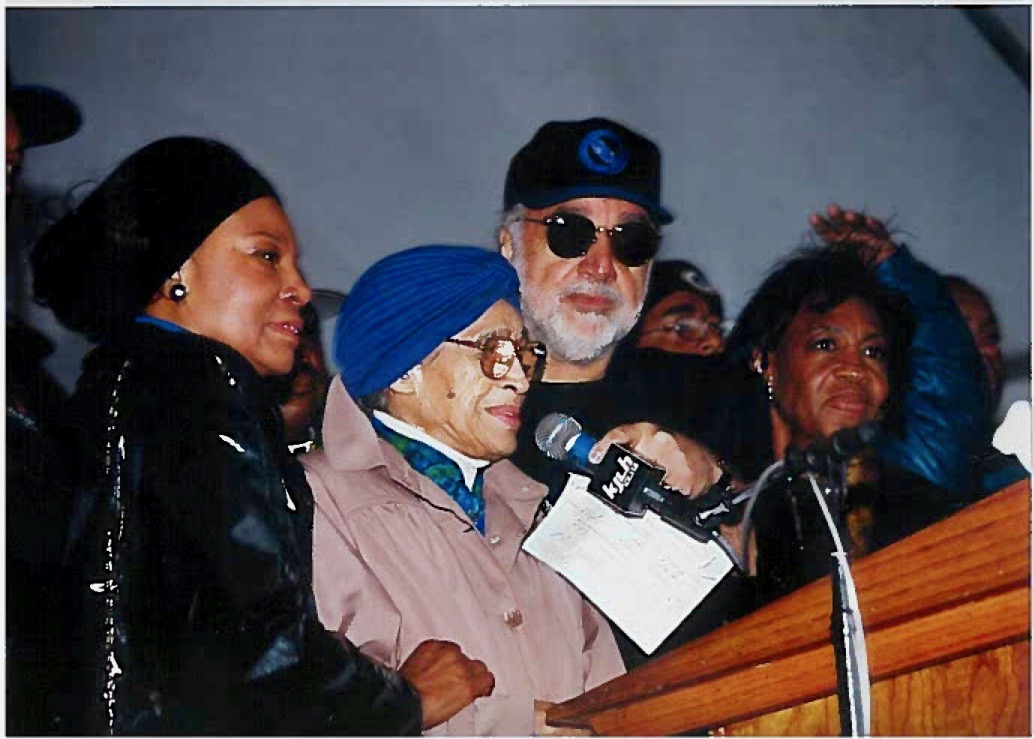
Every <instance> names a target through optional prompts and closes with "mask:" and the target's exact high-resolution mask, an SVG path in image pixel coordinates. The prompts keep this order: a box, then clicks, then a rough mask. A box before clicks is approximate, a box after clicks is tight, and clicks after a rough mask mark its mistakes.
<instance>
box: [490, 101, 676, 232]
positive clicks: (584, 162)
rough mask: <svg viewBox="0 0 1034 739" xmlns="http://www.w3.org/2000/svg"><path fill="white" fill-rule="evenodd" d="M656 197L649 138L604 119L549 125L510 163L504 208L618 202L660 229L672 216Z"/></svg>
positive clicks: (656, 152)
mask: <svg viewBox="0 0 1034 739" xmlns="http://www.w3.org/2000/svg"><path fill="white" fill-rule="evenodd" d="M660 195H661V152H660V149H658V148H657V145H656V144H654V143H653V142H652V141H650V140H649V139H648V138H646V137H645V136H641V135H640V134H638V133H636V132H635V131H633V130H631V129H630V128H627V127H626V126H623V125H621V124H620V123H616V122H615V121H612V120H609V119H607V118H588V119H586V120H584V121H550V122H549V123H547V124H545V125H544V126H542V127H541V128H540V129H539V130H538V131H536V132H535V135H534V136H533V137H532V139H531V141H529V142H528V143H527V144H525V145H524V146H523V147H522V148H521V150H520V151H518V152H517V153H516V154H515V155H514V157H513V159H511V160H510V167H509V169H508V170H507V172H506V186H505V188H504V190H503V209H504V210H509V209H510V208H512V207H513V206H514V205H517V204H518V203H520V204H521V205H525V206H527V207H529V208H546V207H548V206H550V205H556V204H557V203H562V202H563V201H565V200H573V199H574V198H617V199H619V200H627V201H629V202H630V203H635V204H636V205H639V206H642V207H643V208H645V209H646V210H647V212H649V214H650V217H651V218H653V219H654V221H656V222H657V223H658V224H661V225H664V224H666V223H671V222H672V220H674V216H672V214H671V213H670V212H669V211H668V210H667V209H666V208H664V207H663V206H662V205H661V203H660Z"/></svg>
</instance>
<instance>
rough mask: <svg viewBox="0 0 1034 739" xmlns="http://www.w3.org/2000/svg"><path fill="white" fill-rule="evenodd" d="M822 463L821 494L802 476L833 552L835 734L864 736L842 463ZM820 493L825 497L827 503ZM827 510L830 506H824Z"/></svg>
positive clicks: (863, 684) (865, 670) (858, 624)
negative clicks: (823, 486) (837, 726)
mask: <svg viewBox="0 0 1034 739" xmlns="http://www.w3.org/2000/svg"><path fill="white" fill-rule="evenodd" d="M823 461H824V462H825V464H824V465H822V466H823V467H825V474H824V475H822V476H821V477H822V479H823V480H824V481H825V482H826V484H827V486H828V487H827V489H826V494H825V495H823V492H822V491H820V490H819V487H818V484H817V483H816V481H815V477H814V476H813V475H808V477H809V481H810V483H811V485H812V488H813V491H814V492H815V495H816V498H817V500H818V502H819V506H820V508H822V509H823V515H824V516H825V517H826V523H827V525H829V527H830V535H831V538H832V540H833V544H834V551H833V552H832V555H831V562H830V570H831V572H830V581H831V584H832V587H833V608H832V611H831V613H830V635H831V637H832V643H833V656H834V662H835V664H836V671H837V703H838V708H839V713H840V734H841V736H852V737H857V736H868V734H869V731H870V718H871V716H870V711H869V709H870V695H869V687H870V685H869V667H868V658H867V655H866V649H865V636H864V633H863V631H862V621H861V613H860V611H859V610H858V602H857V594H856V592H855V589H854V582H853V579H852V578H851V573H850V567H849V565H848V561H847V552H846V551H845V550H844V547H843V542H844V541H846V540H847V527H846V519H847V516H846V513H847V463H846V462H843V461H839V460H836V459H833V458H832V457H831V458H829V459H827V460H823ZM823 498H825V499H826V500H828V501H829V503H830V505H829V507H828V508H827V507H826V506H825V502H824V501H823ZM829 509H832V510H829Z"/></svg>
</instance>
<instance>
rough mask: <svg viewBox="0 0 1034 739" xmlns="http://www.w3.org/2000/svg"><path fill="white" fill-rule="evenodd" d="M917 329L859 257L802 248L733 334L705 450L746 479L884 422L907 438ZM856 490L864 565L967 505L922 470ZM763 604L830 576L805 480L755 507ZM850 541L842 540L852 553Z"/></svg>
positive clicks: (885, 473) (870, 475)
mask: <svg viewBox="0 0 1034 739" xmlns="http://www.w3.org/2000/svg"><path fill="white" fill-rule="evenodd" d="M912 331H913V319H912V312H911V310H910V308H909V305H908V302H907V300H906V298H905V297H904V296H903V295H902V294H900V293H898V292H897V291H895V290H892V289H890V288H887V287H885V286H883V285H882V284H881V283H880V282H879V281H878V279H877V278H876V276H874V275H873V273H872V271H871V270H870V269H868V267H867V265H866V263H865V262H864V261H863V260H862V259H861V258H859V256H858V255H857V254H855V253H853V252H848V251H840V250H831V249H805V250H801V251H799V252H797V253H795V254H793V255H792V256H791V257H789V258H787V259H786V260H784V261H783V262H781V263H780V264H779V265H777V266H776V267H775V268H774V269H773V270H772V272H771V273H770V274H769V276H768V277H767V278H766V279H765V281H764V282H763V283H762V284H761V286H760V287H759V288H758V289H757V290H756V292H755V293H754V295H753V297H752V298H751V299H750V301H749V302H748V303H747V305H746V306H745V307H744V309H743V311H742V312H741V313H740V316H739V319H738V321H737V324H736V327H735V328H734V329H733V331H732V333H731V334H730V336H729V341H728V349H727V352H728V360H729V362H730V366H731V367H732V372H731V373H730V376H729V377H727V378H726V380H725V382H724V385H723V387H722V391H721V392H719V393H716V394H715V409H714V411H713V413H712V414H711V415H710V418H709V420H710V422H711V423H710V426H709V430H708V431H707V432H705V434H704V437H705V441H706V442H708V443H710V444H711V445H712V448H714V449H715V450H716V451H717V453H718V454H720V455H723V458H724V459H725V460H726V462H727V463H728V464H729V465H730V466H731V467H732V468H733V469H734V470H736V472H737V473H738V476H739V477H740V478H741V479H744V480H754V479H757V478H758V477H759V476H760V475H761V473H762V472H763V471H764V469H765V468H766V467H767V466H768V465H769V464H771V463H772V462H774V461H775V460H777V459H783V458H784V457H785V456H786V453H787V451H788V449H790V447H795V448H797V449H805V448H807V447H808V446H810V445H812V444H814V443H815V442H817V441H820V440H823V439H826V438H828V437H829V436H830V435H832V434H834V433H835V432H837V431H839V430H841V429H845V428H852V427H857V426H859V425H860V424H862V423H865V422H867V421H876V420H879V421H881V422H882V427H883V429H884V431H885V432H886V433H885V435H884V439H883V440H881V441H889V440H892V439H893V438H894V435H895V433H896V432H899V430H900V428H901V422H902V417H901V403H900V400H901V397H902V395H903V393H904V390H905V376H906V372H907V368H908V355H909V346H910V343H911V340H912ZM865 461H866V462H867V466H865V467H863V468H856V469H857V475H856V476H855V478H854V479H855V480H856V482H857V484H856V485H853V486H851V487H850V488H849V492H848V500H847V504H848V509H849V510H848V514H847V516H848V528H849V530H850V533H851V536H852V540H853V541H852V542H851V546H852V548H853V551H854V553H855V554H856V555H861V554H864V553H866V552H869V551H872V550H874V549H877V548H880V547H882V546H885V545H887V544H890V543H892V542H894V541H896V540H898V539H900V538H902V537H904V536H907V535H908V534H910V533H913V532H914V531H916V530H918V529H920V528H922V527H924V526H926V525H928V524H930V523H933V522H934V521H936V520H938V519H939V518H941V517H943V516H946V515H948V514H950V513H951V512H953V511H954V510H957V509H958V508H959V507H961V505H962V504H961V503H959V502H956V500H955V499H954V498H952V497H951V496H949V495H947V494H946V493H945V491H943V490H942V489H941V488H939V487H937V486H935V485H934V484H932V483H930V482H929V481H927V480H926V479H924V478H923V477H921V476H919V475H918V474H916V473H915V472H912V471H909V470H906V469H904V468H902V467H900V466H898V465H896V464H893V463H890V462H887V461H885V460H882V459H881V457H879V456H878V455H877V456H875V457H872V456H869V457H866V458H865ZM754 524H755V530H756V532H757V571H758V584H759V587H760V591H761V600H762V602H767V601H768V600H771V599H773V598H776V597H779V596H781V595H784V594H786V593H788V592H790V591H792V590H794V589H796V588H797V587H799V586H801V585H803V584H805V583H807V582H809V581H811V580H814V579H816V578H818V577H821V576H822V575H824V574H827V573H828V571H829V561H830V556H829V555H830V551H831V544H830V539H829V535H828V532H827V530H826V528H825V523H824V522H823V519H822V516H821V513H820V510H819V508H818V505H817V503H816V501H815V500H814V497H813V493H812V490H811V488H810V486H809V485H808V484H807V482H806V481H805V480H804V479H803V478H798V479H795V480H794V481H793V482H791V483H785V481H784V482H783V483H782V484H780V483H775V484H774V486H773V487H772V488H768V489H765V490H763V491H762V492H761V494H760V496H759V498H758V501H757V506H756V508H755V509H754ZM847 545H848V543H847V542H845V546H847Z"/></svg>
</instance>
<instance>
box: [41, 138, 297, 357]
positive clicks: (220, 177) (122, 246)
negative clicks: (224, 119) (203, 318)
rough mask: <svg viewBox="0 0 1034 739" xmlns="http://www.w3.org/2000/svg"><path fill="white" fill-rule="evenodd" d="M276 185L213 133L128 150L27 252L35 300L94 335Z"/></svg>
mask: <svg viewBox="0 0 1034 739" xmlns="http://www.w3.org/2000/svg"><path fill="white" fill-rule="evenodd" d="M267 196H269V197H274V198H275V197H277V195H276V192H275V191H274V190H273V186H272V185H271V184H270V183H269V181H268V180H266V179H265V177H263V176H262V175H261V174H259V173H258V172H257V171H256V170H255V169H254V168H253V167H252V166H251V165H250V164H248V163H247V162H246V161H244V159H243V158H241V156H240V155H239V154H238V153H237V152H236V151H234V150H233V149H231V148H230V147H228V146H226V145H225V144H221V143H219V142H217V141H211V140H208V139H201V138H193V137H185V136H183V137H173V138H166V139H161V140H159V141H155V142H154V143H151V144H148V145H147V146H145V147H144V148H142V149H140V150H138V151H136V152H134V153H133V154H131V155H130V156H129V157H128V158H126V159H125V160H124V161H123V162H122V163H121V164H119V166H118V167H117V168H116V169H115V171H114V172H112V173H111V175H109V176H108V178H107V179H106V180H104V182H102V183H101V184H100V185H99V186H98V187H97V189H96V190H94V191H93V192H92V193H90V195H88V196H87V197H86V199H85V200H84V201H83V202H82V204H81V205H80V206H79V207H78V208H76V209H75V210H74V211H72V212H71V213H69V214H68V215H66V216H65V217H64V218H62V219H61V220H60V221H58V222H57V223H56V224H54V226H53V227H52V228H51V229H50V230H49V231H47V232H46V233H45V234H44V235H43V237H42V238H41V239H40V240H39V242H38V243H37V245H36V247H35V248H34V250H33V253H32V270H33V291H34V295H35V299H36V301H37V302H38V303H40V304H41V305H45V306H47V307H49V308H51V309H52V310H53V311H54V314H55V315H56V316H57V318H58V320H59V321H61V323H62V324H64V325H65V326H67V327H68V328H70V329H72V330H73V331H77V332H79V333H81V334H83V335H85V336H86V337H87V338H89V339H91V340H93V341H98V340H100V339H102V338H104V337H108V336H110V335H112V334H113V333H115V332H117V331H118V329H119V328H120V327H122V326H124V325H126V324H128V323H129V322H131V321H132V320H133V318H134V317H135V316H137V315H139V314H140V313H141V312H142V311H143V309H144V308H145V307H146V305H147V303H148V301H149V300H150V299H151V296H152V295H154V293H155V292H156V291H157V290H159V289H160V288H161V286H162V283H163V282H165V280H167V279H168V278H169V277H170V276H171V275H172V274H173V273H174V272H175V271H176V270H178V269H179V268H180V266H181V265H182V264H183V262H185V261H186V259H187V257H189V256H190V255H191V254H193V253H194V251H195V250H196V249H197V248H198V247H199V246H200V245H201V242H203V241H204V240H205V238H207V237H208V235H209V234H211V233H212V231H214V230H215V229H216V228H217V227H218V226H219V224H221V223H222V222H223V221H224V220H226V219H227V218H228V217H229V216H231V215H232V214H233V213H235V212H237V211H238V210H240V209H241V208H242V207H244V206H245V205H247V204H248V203H250V202H252V201H253V200H256V199H258V198H261V197H267Z"/></svg>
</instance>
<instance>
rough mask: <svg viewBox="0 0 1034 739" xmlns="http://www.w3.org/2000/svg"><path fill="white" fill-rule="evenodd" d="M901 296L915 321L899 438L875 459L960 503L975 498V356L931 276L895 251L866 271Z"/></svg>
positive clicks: (978, 435) (978, 408)
mask: <svg viewBox="0 0 1034 739" xmlns="http://www.w3.org/2000/svg"><path fill="white" fill-rule="evenodd" d="M874 272H875V274H876V277H877V279H879V281H880V282H881V283H883V284H884V285H886V286H887V287H891V288H894V289H896V290H899V291H900V292H902V293H903V294H904V295H905V296H906V297H907V299H908V301H909V303H910V305H911V307H912V311H913V314H914V317H915V324H916V325H915V336H914V338H913V341H912V347H911V356H910V359H909V366H908V373H907V377H906V383H907V388H906V391H905V395H904V397H903V411H904V412H903V421H904V423H903V429H902V434H901V436H891V435H887V436H886V437H884V439H883V440H882V441H881V442H880V444H879V445H878V452H879V454H880V456H881V457H882V458H883V459H884V460H885V461H888V462H891V463H893V464H896V465H898V466H900V467H903V468H905V469H907V470H910V471H911V472H914V473H915V474H917V475H920V476H922V477H924V478H926V479H927V480H929V481H930V482H932V483H934V484H936V485H939V486H941V487H942V488H945V489H946V490H948V491H951V492H952V493H956V494H958V495H961V496H965V495H966V494H969V493H973V492H975V481H974V480H973V475H972V464H971V461H970V455H971V454H972V453H973V452H974V451H975V450H976V449H978V448H979V447H980V446H981V442H982V441H983V440H984V439H985V437H986V436H987V431H988V430H987V429H986V428H984V427H983V426H984V424H985V423H986V420H985V419H984V412H983V408H984V407H985V404H986V400H985V395H986V392H987V389H986V387H985V385H984V383H983V382H982V381H981V372H982V368H981V364H980V356H979V354H978V353H977V349H976V345H975V343H974V342H973V337H972V336H971V334H970V332H969V328H968V327H967V326H966V323H965V321H964V320H963V318H962V315H961V314H960V313H959V311H958V309H957V308H956V306H955V302H954V301H953V300H952V299H951V296H950V295H949V294H948V291H947V289H946V288H945V286H944V284H943V281H942V280H941V278H940V275H938V274H937V273H936V272H935V271H934V270H932V269H930V268H929V267H928V266H926V265H925V264H923V263H922V262H920V261H919V260H917V259H916V258H915V257H913V256H912V254H911V252H909V250H908V249H907V248H906V247H904V246H901V247H899V248H898V250H897V252H896V253H895V254H894V256H892V257H890V258H889V259H887V260H886V261H884V262H883V263H882V264H880V265H878V266H877V267H876V268H875V270H874Z"/></svg>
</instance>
